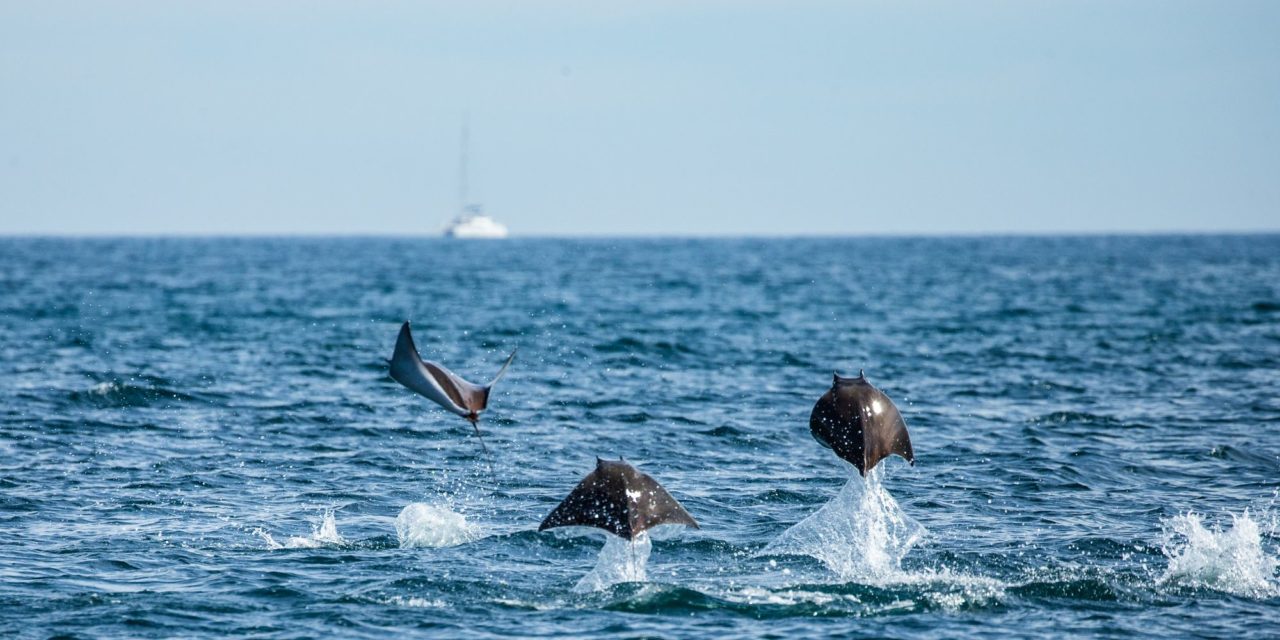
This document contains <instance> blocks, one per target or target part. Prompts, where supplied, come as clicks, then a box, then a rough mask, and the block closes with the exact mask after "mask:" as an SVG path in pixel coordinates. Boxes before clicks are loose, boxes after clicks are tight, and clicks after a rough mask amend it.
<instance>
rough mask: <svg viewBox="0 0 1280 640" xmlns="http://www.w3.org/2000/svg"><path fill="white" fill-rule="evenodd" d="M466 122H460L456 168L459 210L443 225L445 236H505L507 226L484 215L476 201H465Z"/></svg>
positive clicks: (467, 132) (467, 133)
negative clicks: (457, 166)
mask: <svg viewBox="0 0 1280 640" xmlns="http://www.w3.org/2000/svg"><path fill="white" fill-rule="evenodd" d="M469 137H470V136H469V131H468V127H467V123H466V122H465V121H464V122H463V124H462V153H461V157H460V158H459V162H458V164H459V169H458V201H459V203H460V204H461V211H460V212H459V213H458V217H456V218H454V219H453V220H452V221H451V222H450V223H449V224H448V225H445V228H444V236H445V237H446V238H505V237H507V226H506V225H504V224H502V223H501V222H498V221H497V220H494V219H493V218H491V217H489V216H487V215H485V213H484V209H483V208H482V207H481V206H480V205H479V204H476V203H468V202H467V199H468V198H467V143H468V142H469V140H468V138H469Z"/></svg>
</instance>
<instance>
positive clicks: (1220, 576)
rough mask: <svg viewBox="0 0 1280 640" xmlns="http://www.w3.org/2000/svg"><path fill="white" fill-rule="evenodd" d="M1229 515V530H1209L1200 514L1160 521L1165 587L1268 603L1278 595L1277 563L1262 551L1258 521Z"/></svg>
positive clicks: (1244, 515) (1162, 579) (1244, 514)
mask: <svg viewBox="0 0 1280 640" xmlns="http://www.w3.org/2000/svg"><path fill="white" fill-rule="evenodd" d="M1230 515H1231V528H1229V529H1222V528H1221V527H1220V526H1218V525H1216V524H1215V525H1213V526H1211V527H1206V526H1205V525H1204V518H1203V516H1201V515H1200V514H1198V513H1185V514H1183V515H1179V516H1174V517H1173V518H1168V519H1166V520H1164V521H1163V522H1162V524H1163V526H1164V540H1163V543H1162V544H1161V548H1162V549H1163V551H1164V554H1165V556H1167V557H1168V558H1169V566H1168V567H1167V568H1166V569H1165V572H1164V576H1162V577H1161V578H1160V582H1161V583H1166V584H1167V583H1175V584H1183V585H1188V586H1194V587H1203V588H1206V589H1214V590H1217V591H1225V592H1227V593H1231V594H1234V595H1239V596H1247V597H1255V598H1265V597H1273V596H1275V595H1277V594H1280V585H1277V584H1276V581H1275V572H1276V567H1277V565H1278V564H1280V563H1277V560H1276V558H1274V557H1272V556H1270V555H1268V554H1267V552H1266V550H1265V549H1263V546H1262V531H1261V527H1259V525H1258V522H1257V520H1255V519H1254V518H1253V516H1251V515H1249V510H1248V509H1245V510H1244V512H1243V513H1241V514H1240V515H1238V516H1237V515H1235V514H1230Z"/></svg>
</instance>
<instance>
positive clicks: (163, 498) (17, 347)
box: [0, 235, 1280, 638]
mask: <svg viewBox="0 0 1280 640" xmlns="http://www.w3.org/2000/svg"><path fill="white" fill-rule="evenodd" d="M405 319H410V320H412V321H413V323H414V328H415V337H416V338H417V342H418V346H419V348H420V349H421V350H422V352H423V355H424V356H425V357H427V358H429V359H433V360H437V361H440V362H443V363H445V364H447V365H449V366H450V367H452V368H454V369H455V370H456V371H458V372H459V373H461V374H462V375H464V376H467V377H469V378H471V379H473V380H487V379H488V378H489V376H490V375H492V374H493V373H494V372H496V370H497V368H498V366H499V365H500V364H501V362H502V360H503V359H504V358H505V356H506V354H507V353H508V352H509V351H510V350H511V349H512V348H515V347H519V355H518V356H517V359H516V361H515V364H513V365H512V368H511V370H510V372H509V373H508V376H507V377H506V378H505V379H504V380H503V381H502V383H501V384H500V385H499V387H498V388H497V391H496V392H495V395H494V397H493V399H492V401H491V405H490V411H489V412H488V413H487V414H486V416H485V418H484V421H483V422H482V425H481V427H482V429H484V430H485V435H486V438H487V443H488V446H489V448H490V449H491V450H492V454H493V455H492V462H491V464H492V471H490V469H489V468H488V466H487V462H486V458H485V456H484V454H483V451H482V449H481V448H480V446H479V444H478V443H477V441H476V440H475V438H474V436H472V435H471V432H470V427H469V425H467V424H466V422H465V421H463V420H461V419H459V418H458V417H457V416H453V415H451V414H448V413H445V412H444V411H443V410H440V409H439V408H437V407H435V406H434V405H432V404H430V403H429V402H428V401H426V400H425V399H423V398H421V397H418V396H415V395H413V394H412V393H410V392H409V391H407V390H406V389H404V388H403V387H400V386H399V385H398V384H396V383H395V382H394V381H392V380H391V379H390V378H389V377H388V376H387V373H386V365H385V361H384V359H385V358H387V357H389V356H390V353H391V348H392V345H393V344H394V340H395V336H396V331H397V329H398V327H399V323H400V322H401V321H403V320H405ZM858 369H865V370H866V375H867V377H868V378H869V379H870V380H871V381H872V382H873V383H874V384H876V385H877V386H879V387H880V388H881V389H882V390H884V391H885V392H886V393H887V394H889V396H890V397H891V398H893V399H894V400H895V401H896V402H897V404H898V406H899V408H900V409H901V411H902V414H903V415H904V417H905V418H906V421H907V424H908V426H909V428H910V431H911V436H912V441H913V443H914V445H915V451H916V456H917V462H916V465H915V466H914V467H910V466H908V465H907V464H905V463H904V462H903V461H902V460H901V459H898V458H891V459H889V460H887V461H886V463H885V464H884V465H882V466H881V467H880V470H879V471H878V472H877V473H876V474H875V477H873V478H871V480H870V482H869V483H867V484H864V482H863V481H862V480H861V479H859V478H854V479H852V480H851V479H850V469H851V467H849V466H848V465H846V464H844V463H842V462H840V461H839V460H837V459H836V458H835V457H834V456H833V455H832V454H831V453H830V452H829V451H828V450H826V449H823V448H822V447H821V446H820V445H818V444H817V443H816V442H815V441H814V440H813V439H812V438H811V437H810V436H809V432H808V416H809V412H810V409H811V408H812V406H813V404H814V402H815V401H816V400H817V399H818V397H819V396H821V395H822V393H823V392H825V391H826V389H827V387H828V386H829V384H830V381H831V372H832V371H833V370H840V371H842V372H844V373H847V374H856V373H857V371H858ZM0 397H3V403H0V531H3V533H4V535H2V536H0V635H3V636H13V635H19V636H31V637H46V636H51V635H55V634H65V635H71V636H79V637H106V636H116V637H174V636H183V637H186V636H215V635H226V636H249V635H252V636H257V637H280V638H292V637H328V636H335V637H369V638H382V637H386V636H387V635H389V634H399V635H422V636H437V637H486V636H504V635H518V636H555V637H564V636H577V637H592V638H600V637H619V638H622V637H626V638H631V637H681V638H722V637H737V638H767V637H793V636H795V637H803V636H818V635H839V636H863V635H865V636H877V637H904V638H905V637H920V636H930V637H979V636H1006V635H1024V634H1025V635H1041V634H1043V635H1054V636H1060V635H1063V634H1088V635H1099V636H1115V637H1121V636H1137V637H1161V638H1167V637H1179V636H1186V635H1190V634H1199V635H1203V636H1236V637H1249V636H1253V637H1265V636H1272V637H1274V635H1276V633H1277V630H1280V581H1278V580H1277V573H1276V559H1277V556H1278V552H1277V546H1278V545H1280V537H1278V534H1280V532H1278V531H1277V526H1276V513H1277V509H1278V506H1277V505H1276V504H1275V500H1276V495H1277V488H1278V487H1280V236H1268V235H1264V236H1226V237H1176V236H1175V237H1085V238H974V239H910V238H901V239H829V240H828V239H822V240H816V239H815V240H810V239H794V240H625V241H623V240H512V241H506V242H496V243H466V242H462V243H450V242H444V241H438V240H422V239H411V240H391V239H253V240H238V239H208V240H204V239H120V240H88V239H12V238H11V239H0ZM597 455H599V456H604V457H617V456H625V457H626V458H627V460H629V461H632V462H633V463H635V464H636V465H638V466H639V467H640V468H641V469H642V470H644V471H646V472H648V473H650V474H651V475H653V476H654V477H656V478H657V479H658V480H659V481H660V482H662V483H663V484H664V485H665V486H666V487H667V488H668V489H669V490H670V491H671V492H672V493H673V494H674V495H675V496H676V497H677V498H679V499H680V500H681V501H682V502H683V503H684V505H685V507H686V508H687V509H688V510H689V511H690V512H691V513H692V514H693V515H694V517H696V518H697V519H698V520H699V521H700V522H701V524H702V529H701V530H691V529H671V528H668V530H666V531H663V530H659V531H657V532H655V533H654V535H653V540H652V541H651V543H646V545H637V547H634V548H626V545H618V544H616V543H611V544H610V545H609V549H608V550H606V551H605V552H604V555H603V556H602V555H601V553H602V552H601V547H602V546H603V545H604V536H603V534H601V535H595V534H589V533H587V534H584V533H583V532H581V531H573V530H560V531H553V532H544V533H537V532H536V528H537V525H538V523H539V522H540V521H541V519H542V518H543V517H544V516H545V515H546V514H547V513H548V512H549V511H550V510H551V509H552V508H553V507H554V506H555V505H556V504H557V503H558V501H559V500H560V499H562V498H563V497H564V496H565V495H566V494H567V493H568V491H569V490H570V489H571V488H572V487H573V486H574V484H576V483H577V482H578V481H579V480H580V479H581V478H582V476H583V475H585V474H586V473H587V472H588V471H589V470H590V469H591V468H592V465H593V464H594V460H595V456H597ZM855 475H856V474H855ZM846 483H848V484H846ZM815 514H816V515H815ZM806 519H807V520H806ZM802 521H803V523H802ZM797 523H802V524H797ZM646 554H648V555H647V564H646V563H645V558H646ZM580 583H581V584H580Z"/></svg>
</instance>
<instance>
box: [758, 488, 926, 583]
mask: <svg viewBox="0 0 1280 640" xmlns="http://www.w3.org/2000/svg"><path fill="white" fill-rule="evenodd" d="M925 533H926V531H925V528H924V527H923V526H922V525H920V523H918V522H916V521H915V520H913V519H912V518H911V517H910V516H908V515H907V514H906V513H905V512H904V511H903V510H902V507H900V506H898V502H897V501H896V500H894V499H893V496H891V495H889V492H888V491H886V490H885V488H884V486H883V485H882V484H881V482H880V469H874V470H872V471H871V473H869V474H867V477H866V480H865V481H864V480H863V478H862V477H861V476H859V475H857V474H856V473H855V474H854V475H853V476H852V477H851V478H850V479H849V482H848V483H846V484H845V486H844V488H843V489H841V490H840V493H839V494H838V495H837V496H836V497H835V498H832V499H831V501H830V502H828V503H827V504H825V505H823V506H822V508H821V509H818V511H816V512H815V513H814V514H813V515H810V516H809V517H807V518H805V519H804V520H801V521H800V522H798V523H796V524H795V525H793V526H792V527H791V528H790V529H787V530H786V531H784V532H783V533H782V535H780V536H778V538H777V539H776V540H774V541H773V542H771V543H769V544H768V546H766V547H765V548H764V549H763V550H761V551H760V552H759V554H757V555H804V556H810V557H813V558H816V559H818V560H820V561H821V562H822V563H823V564H824V565H826V566H827V568H828V569H830V570H831V571H832V572H833V573H835V574H836V575H837V576H838V577H839V578H840V579H841V580H845V581H848V580H858V579H864V580H865V579H873V580H884V579H886V578H889V577H892V576H893V575H894V574H898V573H900V572H901V565H902V558H903V557H904V556H906V555H907V552H908V551H910V550H911V548H912V547H913V546H915V545H916V543H917V542H919V541H920V539H921V538H923V537H924V535H925Z"/></svg>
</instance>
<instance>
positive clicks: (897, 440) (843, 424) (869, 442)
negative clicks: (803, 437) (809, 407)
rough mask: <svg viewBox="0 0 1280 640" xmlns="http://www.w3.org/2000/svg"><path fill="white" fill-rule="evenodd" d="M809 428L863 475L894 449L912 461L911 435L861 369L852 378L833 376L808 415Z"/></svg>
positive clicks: (889, 402) (913, 455)
mask: <svg viewBox="0 0 1280 640" xmlns="http://www.w3.org/2000/svg"><path fill="white" fill-rule="evenodd" d="M809 431H810V433H812V434H813V437H814V439H816V440H817V441H818V442H820V443H822V445H823V446H825V447H827V448H829V449H831V450H832V451H835V453H836V455H838V456H840V457H841V458H844V459H845V460H848V461H849V462H851V463H853V465H854V466H855V467H857V468H858V473H861V474H862V475H863V476H866V475H867V472H868V471H870V470H872V469H874V468H875V466H876V465H877V464H879V463H880V461H881V460H883V459H885V458H887V457H889V455H891V454H895V453H896V454H898V455H900V456H902V457H903V458H905V459H906V460H907V462H910V463H911V464H913V465H914V464H915V453H914V452H912V450H911V436H910V435H909V434H908V433H907V423H906V422H904V421H903V419H902V414H900V413H898V407H896V406H894V404H893V401H892V400H890V399H889V396H886V395H885V394H884V393H882V392H881V391H880V390H879V389H877V388H875V387H873V386H872V385H871V383H870V382H867V379H866V377H865V376H863V375H862V373H861V372H859V374H858V377H856V378H841V377H840V376H839V375H836V376H835V380H834V381H833V382H832V384H831V389H830V390H828V391H827V393H826V394H824V395H823V396H822V398H820V399H819V400H818V403H817V404H816V405H814V407H813V413H812V414H810V415H809Z"/></svg>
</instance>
